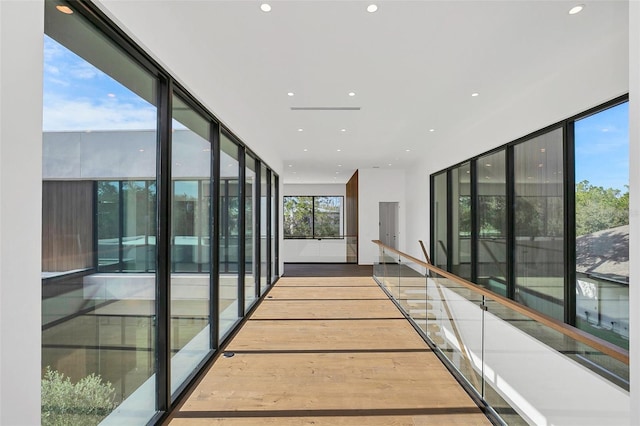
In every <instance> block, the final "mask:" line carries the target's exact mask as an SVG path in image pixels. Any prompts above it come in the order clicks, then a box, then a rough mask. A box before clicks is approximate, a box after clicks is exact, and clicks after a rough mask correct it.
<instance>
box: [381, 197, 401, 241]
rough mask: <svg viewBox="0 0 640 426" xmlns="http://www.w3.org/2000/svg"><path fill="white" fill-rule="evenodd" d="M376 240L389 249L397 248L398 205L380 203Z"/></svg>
mask: <svg viewBox="0 0 640 426" xmlns="http://www.w3.org/2000/svg"><path fill="white" fill-rule="evenodd" d="M379 205H380V208H379V216H378V217H379V220H380V221H379V237H378V239H379V240H380V241H381V242H382V243H383V244H386V245H388V246H389V247H393V248H395V249H397V248H398V245H397V244H398V209H399V206H398V203H397V202H392V203H388V202H381V203H380V204H379Z"/></svg>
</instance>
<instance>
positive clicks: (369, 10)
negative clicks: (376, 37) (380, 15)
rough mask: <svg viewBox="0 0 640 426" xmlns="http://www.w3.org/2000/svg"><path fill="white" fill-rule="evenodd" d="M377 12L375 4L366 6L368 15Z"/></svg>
mask: <svg viewBox="0 0 640 426" xmlns="http://www.w3.org/2000/svg"><path fill="white" fill-rule="evenodd" d="M377 10H378V6H376V5H375V4H370V5H369V6H367V12H369V13H373V12H375V11H377Z"/></svg>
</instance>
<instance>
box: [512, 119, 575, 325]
mask: <svg viewBox="0 0 640 426" xmlns="http://www.w3.org/2000/svg"><path fill="white" fill-rule="evenodd" d="M562 138H563V130H562V128H559V129H556V130H553V131H551V132H548V133H545V134H543V135H540V136H538V137H535V138H533V139H530V140H528V141H525V142H522V143H519V144H517V145H515V147H514V174H515V207H514V218H515V228H514V233H515V295H516V297H515V299H516V300H517V301H519V302H521V303H523V304H525V305H527V306H529V307H531V308H533V309H535V310H537V311H539V312H542V313H544V314H547V315H550V316H552V317H555V318H556V319H558V320H560V321H563V320H564V276H565V264H564V190H563V174H564V170H563V168H564V167H563V159H564V155H563V149H562V146H563V141H562Z"/></svg>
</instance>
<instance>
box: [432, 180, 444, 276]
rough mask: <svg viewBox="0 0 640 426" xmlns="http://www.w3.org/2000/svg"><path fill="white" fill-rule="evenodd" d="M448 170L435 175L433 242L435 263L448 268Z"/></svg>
mask: <svg viewBox="0 0 640 426" xmlns="http://www.w3.org/2000/svg"><path fill="white" fill-rule="evenodd" d="M447 186H448V185H447V172H443V173H439V174H437V175H435V176H434V177H433V185H432V188H433V194H432V197H433V201H432V207H431V209H432V221H433V231H434V237H433V243H432V247H431V253H432V255H431V257H432V258H433V259H432V262H433V264H434V265H436V266H438V267H440V268H443V269H447V258H448V249H447V246H448V240H447V222H448V219H447V211H448V207H447Z"/></svg>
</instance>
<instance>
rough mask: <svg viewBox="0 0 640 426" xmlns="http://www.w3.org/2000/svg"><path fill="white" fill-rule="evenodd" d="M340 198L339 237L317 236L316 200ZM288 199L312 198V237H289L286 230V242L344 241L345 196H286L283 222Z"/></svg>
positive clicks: (283, 200) (283, 206)
mask: <svg viewBox="0 0 640 426" xmlns="http://www.w3.org/2000/svg"><path fill="white" fill-rule="evenodd" d="M330 197H331V198H340V199H341V202H340V206H341V208H340V235H339V236H337V237H325V236H316V230H315V226H316V198H330ZM287 198H311V235H294V236H288V235H287V233H286V229H285V230H284V231H283V234H284V235H283V239H285V240H344V238H345V236H344V195H284V196H283V197H282V222H283V223H284V215H285V214H286V211H285V206H286V203H287Z"/></svg>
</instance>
